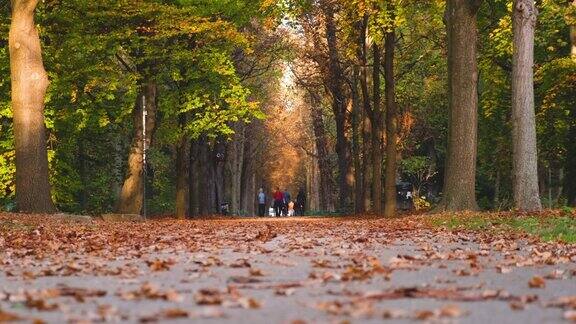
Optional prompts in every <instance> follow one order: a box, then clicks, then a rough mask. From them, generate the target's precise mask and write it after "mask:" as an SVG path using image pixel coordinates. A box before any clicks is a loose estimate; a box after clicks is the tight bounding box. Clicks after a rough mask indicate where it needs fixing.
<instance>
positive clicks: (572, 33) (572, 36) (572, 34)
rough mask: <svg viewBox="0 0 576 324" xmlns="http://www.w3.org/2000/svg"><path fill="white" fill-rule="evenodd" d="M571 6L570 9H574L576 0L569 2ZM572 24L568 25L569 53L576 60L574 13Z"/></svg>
mask: <svg viewBox="0 0 576 324" xmlns="http://www.w3.org/2000/svg"><path fill="white" fill-rule="evenodd" d="M569 5H571V6H572V10H573V11H574V10H576V0H572V3H571V4H569ZM572 19H573V20H572V24H571V25H570V43H571V45H572V47H571V50H570V53H571V55H572V59H574V60H576V19H575V17H574V14H573V15H572Z"/></svg>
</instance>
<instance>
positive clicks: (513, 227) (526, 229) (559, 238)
mask: <svg viewBox="0 0 576 324" xmlns="http://www.w3.org/2000/svg"><path fill="white" fill-rule="evenodd" d="M431 223H432V225H433V226H435V227H445V228H448V229H450V230H458V229H462V230H472V231H504V232H507V231H508V232H510V231H512V232H514V231H517V232H523V233H528V234H531V235H535V236H538V237H540V238H541V239H542V240H543V241H547V242H552V241H556V242H566V243H576V217H575V216H574V215H573V214H572V212H567V211H555V212H552V213H542V214H539V215H534V216H531V215H516V214H514V213H506V214H468V215H439V216H434V218H432V219H431Z"/></svg>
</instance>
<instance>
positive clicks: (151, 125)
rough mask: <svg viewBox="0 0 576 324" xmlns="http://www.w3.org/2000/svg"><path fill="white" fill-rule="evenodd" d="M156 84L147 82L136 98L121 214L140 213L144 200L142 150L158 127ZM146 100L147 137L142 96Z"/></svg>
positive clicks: (121, 194)
mask: <svg viewBox="0 0 576 324" xmlns="http://www.w3.org/2000/svg"><path fill="white" fill-rule="evenodd" d="M156 91H157V89H156V84H154V83H147V84H145V85H144V86H142V90H141V93H140V94H139V95H138V97H137V99H136V104H135V105H134V111H133V113H132V115H133V119H134V135H133V138H132V145H131V147H130V153H129V155H128V171H127V173H126V179H125V180H124V184H123V186H122V191H121V192H120V199H119V201H118V207H117V208H116V211H117V212H118V213H120V214H140V212H141V210H142V204H143V202H144V190H143V189H144V187H143V184H144V182H143V181H144V170H143V169H142V150H143V145H144V141H146V147H147V148H149V147H150V144H151V143H152V136H153V134H154V130H155V128H156ZM143 97H144V98H145V101H146V111H147V117H146V138H145V139H144V138H143V136H142V126H143V122H142V104H143V102H142V101H143V100H142V98H143Z"/></svg>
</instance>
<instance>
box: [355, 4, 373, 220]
mask: <svg viewBox="0 0 576 324" xmlns="http://www.w3.org/2000/svg"><path fill="white" fill-rule="evenodd" d="M368 18H369V17H368V15H367V14H365V15H364V17H363V18H362V21H360V22H358V24H357V25H358V29H359V30H360V33H359V38H358V49H357V51H356V56H357V57H358V62H359V63H360V76H359V81H360V91H361V93H362V107H363V112H362V114H361V116H362V179H361V180H362V186H361V189H362V195H361V196H362V198H363V201H362V211H364V212H366V211H370V210H371V209H372V195H371V193H372V167H371V166H372V154H373V152H372V145H371V142H372V118H373V112H372V106H371V105H370V101H371V98H370V91H369V90H368V57H367V56H368V55H367V52H368V49H367V47H366V29H367V27H368Z"/></svg>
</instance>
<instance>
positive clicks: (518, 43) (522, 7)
mask: <svg viewBox="0 0 576 324" xmlns="http://www.w3.org/2000/svg"><path fill="white" fill-rule="evenodd" d="M537 15H538V12H537V9H536V6H535V4H534V0H514V4H513V13H512V30H513V33H514V43H513V44H514V55H513V57H512V140H513V145H512V148H513V159H512V162H513V163H512V164H513V167H512V169H513V177H512V178H513V180H512V185H513V192H514V205H515V207H516V208H518V209H520V210H525V211H536V210H541V209H542V205H541V203H540V194H539V189H538V153H537V149H536V116H535V113H534V78H533V75H534V71H533V69H532V66H533V64H534V30H535V28H536V16H537Z"/></svg>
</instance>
